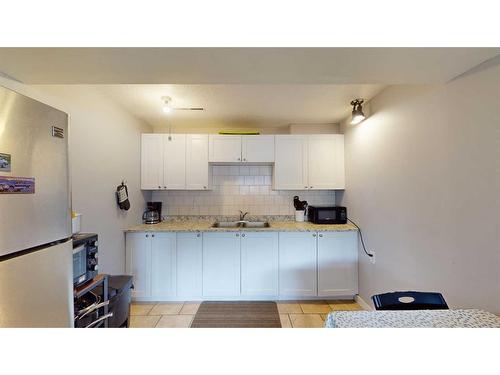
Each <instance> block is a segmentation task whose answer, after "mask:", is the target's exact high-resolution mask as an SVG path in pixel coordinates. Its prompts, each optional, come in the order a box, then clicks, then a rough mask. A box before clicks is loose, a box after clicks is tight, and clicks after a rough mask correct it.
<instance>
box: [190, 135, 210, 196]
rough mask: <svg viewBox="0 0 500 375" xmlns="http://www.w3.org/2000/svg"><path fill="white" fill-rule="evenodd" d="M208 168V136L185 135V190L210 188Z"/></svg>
mask: <svg viewBox="0 0 500 375" xmlns="http://www.w3.org/2000/svg"><path fill="white" fill-rule="evenodd" d="M209 181H210V174H209V166H208V134H187V135H186V189H187V190H206V189H209V187H210V182H209Z"/></svg>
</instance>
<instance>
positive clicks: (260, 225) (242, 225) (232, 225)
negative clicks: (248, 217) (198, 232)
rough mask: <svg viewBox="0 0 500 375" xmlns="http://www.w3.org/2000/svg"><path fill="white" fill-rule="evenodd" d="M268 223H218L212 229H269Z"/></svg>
mask: <svg viewBox="0 0 500 375" xmlns="http://www.w3.org/2000/svg"><path fill="white" fill-rule="evenodd" d="M269 227H270V225H269V222H267V221H217V222H215V223H213V224H212V228H269Z"/></svg>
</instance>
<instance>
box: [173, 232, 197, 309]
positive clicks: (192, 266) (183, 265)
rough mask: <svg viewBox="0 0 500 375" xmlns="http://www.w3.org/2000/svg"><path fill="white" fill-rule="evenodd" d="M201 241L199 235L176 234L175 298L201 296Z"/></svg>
mask: <svg viewBox="0 0 500 375" xmlns="http://www.w3.org/2000/svg"><path fill="white" fill-rule="evenodd" d="M202 246H203V239H202V236H201V233H177V296H178V297H180V298H185V299H190V298H195V299H199V298H200V297H201V295H202V266H203V265H202V260H203V247H202Z"/></svg>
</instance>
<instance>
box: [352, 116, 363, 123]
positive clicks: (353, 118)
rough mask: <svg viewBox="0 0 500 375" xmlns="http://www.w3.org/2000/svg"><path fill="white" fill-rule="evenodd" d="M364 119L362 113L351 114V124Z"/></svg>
mask: <svg viewBox="0 0 500 375" xmlns="http://www.w3.org/2000/svg"><path fill="white" fill-rule="evenodd" d="M364 119H365V116H364V115H360V114H358V115H354V116H352V120H351V125H357V124H359V123H360V122H361V121H363V120H364Z"/></svg>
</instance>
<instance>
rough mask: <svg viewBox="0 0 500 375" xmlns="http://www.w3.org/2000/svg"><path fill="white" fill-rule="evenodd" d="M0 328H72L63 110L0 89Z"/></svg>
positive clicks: (70, 247) (67, 182)
mask: <svg viewBox="0 0 500 375" xmlns="http://www.w3.org/2000/svg"><path fill="white" fill-rule="evenodd" d="M0 162H1V163H0V327H72V326H73V285H72V279H73V277H72V274H73V269H72V268H73V260H72V259H73V255H72V249H73V247H72V240H71V196H70V184H69V167H68V115H67V114H66V113H64V112H61V111H59V110H57V109H54V108H52V107H49V106H48V105H45V104H43V103H40V102H38V101H36V100H33V99H31V98H28V97H26V96H23V95H20V94H18V93H16V92H14V91H11V90H8V89H6V88H4V87H1V86H0Z"/></svg>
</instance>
